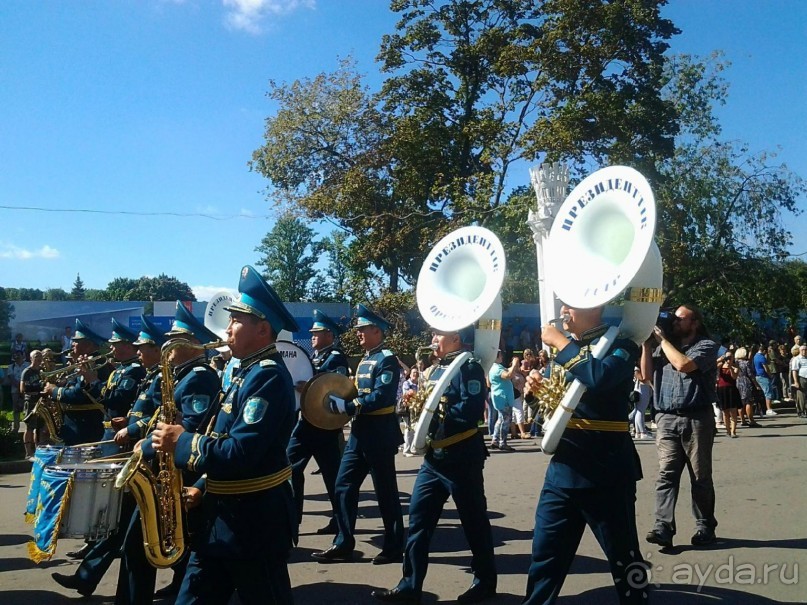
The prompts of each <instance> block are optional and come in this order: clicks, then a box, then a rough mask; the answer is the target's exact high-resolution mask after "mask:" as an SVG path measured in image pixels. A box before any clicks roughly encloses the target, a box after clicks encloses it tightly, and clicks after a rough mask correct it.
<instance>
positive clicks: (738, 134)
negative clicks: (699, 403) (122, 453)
mask: <svg viewBox="0 0 807 605" xmlns="http://www.w3.org/2000/svg"><path fill="white" fill-rule="evenodd" d="M671 4H672V6H669V7H667V9H665V16H667V17H669V18H671V19H673V21H674V22H675V23H676V25H677V26H678V27H679V28H680V29H682V30H683V33H682V34H681V35H680V36H678V37H676V38H675V39H674V40H673V41H672V50H673V52H688V53H695V54H700V55H705V54H708V53H709V52H711V51H712V50H716V49H722V50H723V51H725V53H726V58H727V59H729V60H730V61H731V62H732V67H731V69H730V70H729V71H728V72H727V73H726V74H725V75H726V79H727V80H728V81H729V83H730V91H729V93H730V94H729V101H728V104H727V105H726V106H725V107H722V108H719V110H718V111H719V115H720V117H721V122H722V124H723V127H724V132H723V136H724V138H726V139H730V140H739V141H745V142H748V143H749V144H750V146H751V149H752V150H754V151H762V150H775V149H776V148H777V147H781V148H782V149H781V152H780V155H779V159H780V160H781V161H783V162H785V163H786V164H787V165H788V166H789V167H790V168H791V169H792V170H794V171H795V172H797V173H798V174H800V175H802V176H804V177H807V142H805V141H807V128H805V101H804V99H805V98H807V67H805V65H806V63H805V59H804V57H805V54H807V53H805V51H807V42H805V39H807V2H803V1H801V0H778V1H777V0H768V1H766V2H759V1H758V0H673V2H672V3H671ZM388 6H389V3H388V2H387V1H386V0H117V1H115V2H110V1H106V0H90V1H83V2H65V1H61V0H50V1H42V0H39V1H37V0H3V2H0V225H2V229H0V285H2V286H6V287H30V288H41V289H46V288H64V289H65V290H70V288H71V287H72V284H73V281H74V279H75V277H76V274H77V273H80V274H81V278H82V280H83V281H84V284H85V287H88V288H105V287H106V285H107V284H108V283H109V281H111V280H112V279H114V278H115V277H121V276H123V277H133V278H136V277H139V276H141V275H157V274H159V273H167V274H169V275H173V276H176V277H177V278H179V279H180V280H182V281H185V282H187V283H188V284H190V285H191V286H192V287H193V288H194V291H195V292H196V294H197V297H198V298H199V299H200V300H205V299H206V295H208V294H210V293H212V292H215V291H217V290H220V289H222V288H225V287H226V288H234V287H235V286H236V284H237V281H238V275H239V271H240V268H241V266H242V265H244V264H254V263H255V262H256V261H257V260H258V254H257V253H256V252H255V251H254V248H255V247H256V246H257V245H258V244H259V243H260V240H261V238H262V237H263V236H264V235H265V234H266V232H267V231H269V230H270V229H271V227H272V224H273V222H272V218H271V215H272V213H273V209H272V208H271V206H270V205H269V203H268V202H267V201H266V200H265V196H264V194H263V192H262V190H263V189H264V188H265V186H266V182H265V181H264V180H263V179H262V178H261V177H260V176H258V175H256V174H253V173H250V172H249V171H248V168H247V162H248V161H249V159H250V157H251V153H252V151H253V150H254V149H255V148H257V147H258V146H260V144H261V142H262V134H263V121H264V119H265V118H266V117H267V116H268V115H270V114H271V112H272V111H273V106H272V105H271V104H270V102H269V100H268V99H267V98H266V96H265V94H266V91H267V90H268V85H267V83H268V81H269V80H270V79H272V80H276V81H279V82H283V81H286V82H290V81H292V80H295V79H297V78H303V77H313V76H315V75H316V74H318V73H320V72H323V71H332V70H333V69H335V68H336V66H337V61H338V58H340V57H346V56H348V55H352V56H353V57H354V58H355V59H356V60H357V62H358V68H359V70H360V71H362V72H364V73H366V74H368V75H372V76H373V79H371V80H369V83H370V84H371V85H372V86H373V88H375V87H376V86H375V84H377V82H378V78H377V76H376V74H377V71H378V70H377V67H376V64H375V63H374V58H375V56H376V54H377V51H378V45H379V42H380V39H381V36H382V35H383V34H384V33H390V32H392V31H393V29H394V24H395V22H396V20H397V16H396V15H395V14H393V13H391V12H390V11H389V9H388ZM523 179H524V183H527V182H528V181H529V175H528V174H526V170H525V174H524V175H523ZM7 207H36V208H44V209H47V210H48V211H23V210H11V209H8V208H7ZM802 207H804V208H807V202H806V201H805V200H802ZM64 209H86V210H97V211H104V212H110V213H112V214H99V213H87V212H60V211H59V210H64ZM127 212H136V213H141V214H140V215H132V214H125V213H127ZM147 213H173V214H174V215H171V216H164V215H159V216H158V215H154V216H143V215H142V214H147ZM202 214H203V215H208V216H212V217H216V218H215V219H211V218H205V217H203V216H199V215H202ZM177 215H191V216H177ZM790 222H791V223H792V226H793V232H794V234H796V235H797V239H799V240H800V241H799V243H797V245H796V246H795V247H794V249H793V252H794V253H796V254H802V253H807V242H806V241H805V233H807V219H805V217H804V216H802V217H800V218H799V219H791V220H790Z"/></svg>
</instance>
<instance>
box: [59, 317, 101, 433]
mask: <svg viewBox="0 0 807 605" xmlns="http://www.w3.org/2000/svg"><path fill="white" fill-rule="evenodd" d="M104 342H106V339H105V338H104V337H102V336H100V335H98V334H96V333H95V332H93V331H92V330H90V329H89V328H88V327H87V326H85V325H84V322H82V321H81V320H80V319H78V318H76V330H75V334H74V335H73V345H72V346H73V349H72V353H73V360H74V362H83V361H87V360H88V359H90V358H91V357H93V356H97V355H98V350H99V348H100V346H101V345H102V344H103V343H104ZM112 371H113V367H112V364H110V363H106V362H105V363H103V364H102V365H101V366H100V367H97V368H94V373H93V376H94V377H95V380H94V382H89V381H88V380H87V378H86V377H85V376H84V374H83V373H82V372H80V371H79V372H77V373H76V375H75V376H73V377H72V378H71V379H70V380H68V382H67V384H66V385H65V386H63V387H57V386H56V385H54V384H47V385H45V389H44V393H45V394H46V395H47V396H48V397H50V398H51V399H53V400H54V401H56V402H58V403H59V404H60V405H61V408H62V410H63V412H64V418H63V424H62V429H61V431H60V432H59V438H60V439H61V440H62V441H63V442H64V444H65V445H77V444H79V443H91V442H95V441H100V440H101V438H102V437H103V435H104V406H103V405H102V404H101V403H100V402H99V401H98V399H99V398H100V397H101V389H102V387H103V385H104V384H106V381H107V379H108V378H109V376H110V374H112Z"/></svg>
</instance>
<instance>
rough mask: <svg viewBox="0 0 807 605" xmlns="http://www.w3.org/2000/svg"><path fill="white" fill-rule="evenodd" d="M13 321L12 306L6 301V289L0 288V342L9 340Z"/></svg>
mask: <svg viewBox="0 0 807 605" xmlns="http://www.w3.org/2000/svg"><path fill="white" fill-rule="evenodd" d="M12 319H14V305H12V304H11V303H10V302H8V300H7V289H6V288H2V287H0V340H6V341H8V340H11V326H9V322H10V321H11V320H12Z"/></svg>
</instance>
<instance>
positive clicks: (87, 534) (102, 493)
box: [45, 462, 123, 540]
mask: <svg viewBox="0 0 807 605" xmlns="http://www.w3.org/2000/svg"><path fill="white" fill-rule="evenodd" d="M121 468H123V463H122V462H103V463H97V464H92V463H86V462H81V463H76V464H59V465H57V466H49V467H48V468H46V469H45V472H46V473H54V474H62V473H68V474H71V475H72V476H73V488H72V491H71V493H70V501H69V502H68V508H67V514H66V515H64V516H63V517H62V523H61V526H60V527H59V537H60V538H84V539H86V540H98V539H101V538H106V537H107V536H109V535H110V534H111V533H112V532H114V531H115V530H117V529H118V522H119V520H120V507H121V501H122V498H123V491H120V490H117V489H115V476H116V475H117V474H118V471H120V470H121Z"/></svg>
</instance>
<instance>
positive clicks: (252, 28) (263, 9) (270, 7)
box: [222, 0, 316, 34]
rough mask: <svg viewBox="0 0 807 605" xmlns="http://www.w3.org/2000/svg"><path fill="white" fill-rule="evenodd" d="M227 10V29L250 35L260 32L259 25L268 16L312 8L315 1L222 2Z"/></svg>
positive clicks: (224, 0) (250, 0) (264, 0)
mask: <svg viewBox="0 0 807 605" xmlns="http://www.w3.org/2000/svg"><path fill="white" fill-rule="evenodd" d="M222 2H223V4H224V7H225V8H226V9H227V15H226V17H225V21H226V23H227V25H228V26H229V27H232V28H233V29H240V30H243V31H246V32H249V33H251V34H257V33H260V31H261V24H262V23H263V21H264V20H265V19H266V18H267V17H270V16H275V17H277V16H280V15H287V14H289V13H291V12H294V11H296V10H297V9H299V8H314V6H315V4H316V3H315V0H222Z"/></svg>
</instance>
